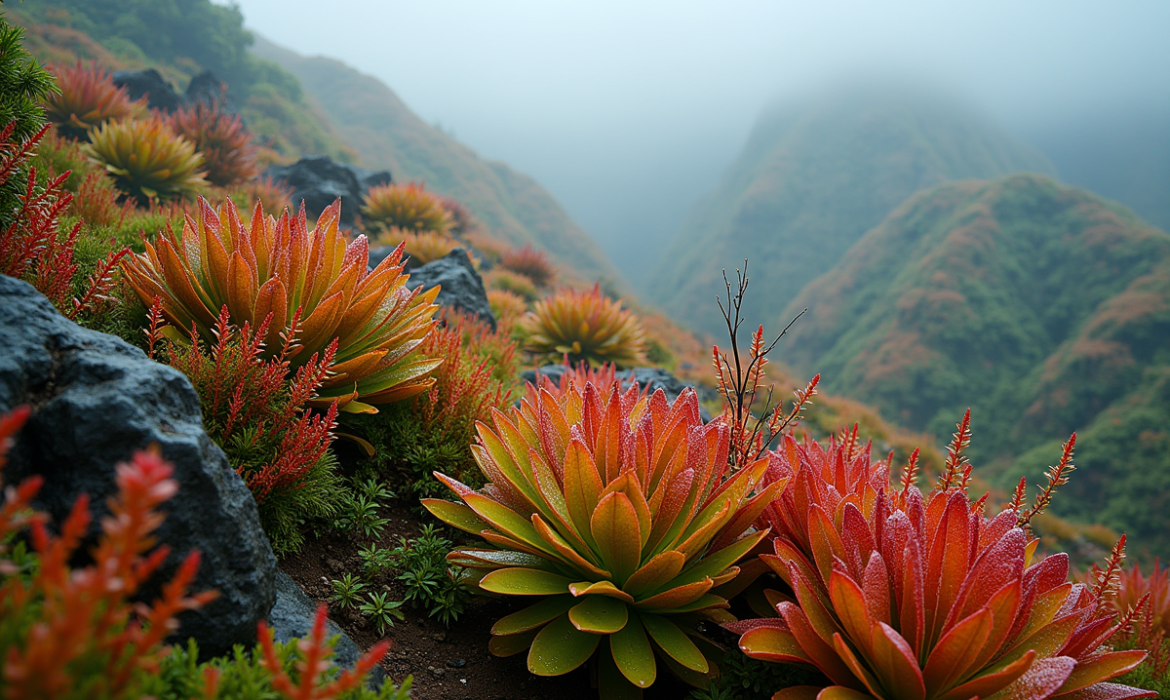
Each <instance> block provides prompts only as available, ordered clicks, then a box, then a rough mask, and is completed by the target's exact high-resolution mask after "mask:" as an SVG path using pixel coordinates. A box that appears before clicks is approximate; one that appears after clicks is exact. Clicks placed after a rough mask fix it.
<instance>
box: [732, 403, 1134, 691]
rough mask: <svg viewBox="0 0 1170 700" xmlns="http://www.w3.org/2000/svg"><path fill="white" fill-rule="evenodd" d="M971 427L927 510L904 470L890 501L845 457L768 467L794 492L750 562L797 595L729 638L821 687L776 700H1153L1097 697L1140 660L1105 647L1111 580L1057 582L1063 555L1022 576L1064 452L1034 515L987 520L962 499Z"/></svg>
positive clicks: (776, 509)
mask: <svg viewBox="0 0 1170 700" xmlns="http://www.w3.org/2000/svg"><path fill="white" fill-rule="evenodd" d="M969 425H970V423H969V415H968V417H966V418H964V420H963V422H962V423H961V424H960V429H959V432H958V433H957V434H956V436H955V441H954V443H953V444H952V447H951V450H950V454H949V456H948V460H947V468H946V472H945V473H944V474H943V475H942V476H941V477H940V478H939V481H938V483H937V484H936V486H935V487H934V489H933V490H932V491H931V492H930V493H929V494H926V495H923V493H922V492H921V491H919V489H918V488H917V487H916V486H915V485H914V483H913V482H914V468H913V466H911V467H910V468H909V469H908V470H907V473H906V474H905V475H904V478H903V480H902V484H901V488H900V489H898V490H892V489H891V488H890V486H889V481H888V467H887V465H885V464H883V463H880V462H879V463H876V464H871V463H870V461H869V459H868V455H867V454H864V453H865V452H866V451H867V450H858V449H857V448H856V446H853V445H846V444H834V445H830V449H829V450H824V449H822V448H821V447H820V446H819V445H816V444H815V443H806V444H805V445H803V446H801V445H797V444H796V442H795V441H794V440H792V439H791V438H787V439H786V440H785V442H784V444H783V445H782V448H781V449H780V450H779V451H777V452H774V453H772V464H771V465H770V468H769V478H776V479H782V480H791V485H790V487H789V488H788V489H787V490H786V491H785V492H784V493H783V494H782V495H781V496H780V497H779V498H778V499H777V500H776V501H775V502H774V503H773V504H771V505H770V506H769V508H768V509H766V511H765V513H764V516H763V517H762V519H761V524H767V525H768V526H770V527H771V528H772V529H773V532H774V534H775V539H774V540H773V548H774V552H775V553H774V554H772V555H764V556H763V557H762V558H763V559H764V560H765V562H766V563H767V564H768V565H769V566H770V567H771V568H772V569H773V570H774V571H775V572H776V574H777V575H779V576H780V577H781V578H782V579H783V580H784V581H785V582H786V583H787V584H788V585H789V586H790V587H791V589H792V591H793V593H794V594H793V595H792V596H789V595H785V594H782V593H776V592H773V593H772V594H771V595H770V600H771V602H772V603H773V604H774V605H775V608H776V611H777V612H778V614H779V617H776V618H767V619H763V620H752V621H747V622H742V623H735V624H733V625H732V626H731V627H732V628H733V629H734V630H735V631H738V632H741V633H742V637H741V638H740V648H741V649H742V650H743V651H744V652H745V653H746V654H748V655H749V656H752V657H754V658H759V659H766V660H770V661H779V662H795V663H805V664H811V665H813V666H815V667H816V668H818V669H819V670H820V671H821V672H823V673H824V674H825V676H826V677H828V679H829V682H830V684H829V685H828V686H827V687H824V688H817V687H809V686H802V687H795V688H787V689H784V690H781V691H780V692H778V693H776V694H775V695H774V696H773V697H774V698H775V700H791V699H795V698H813V697H816V698H818V700H845V699H847V700H854V699H857V700H860V699H862V698H882V699H883V700H969V699H970V698H997V699H998V698H1004V699H1005V700H1006V699H1009V698H1010V699H1011V700H1040V699H1041V698H1049V697H1053V698H1057V697H1058V698H1062V699H1064V700H1105V699H1108V700H1122V699H1125V698H1137V697H1149V696H1151V695H1154V693H1152V692H1149V691H1144V690H1141V689H1137V688H1130V687H1128V686H1123V685H1118V684H1114V683H1108V682H1107V681H1109V680H1110V679H1112V678H1116V677H1117V676H1120V675H1122V674H1124V673H1126V672H1128V671H1129V670H1131V669H1133V668H1135V667H1136V666H1138V665H1139V664H1140V663H1141V662H1142V660H1143V659H1144V658H1145V656H1146V653H1145V652H1144V651H1136V650H1135V651H1112V650H1111V649H1110V648H1109V647H1107V646H1105V643H1106V642H1107V641H1108V640H1109V639H1110V637H1111V636H1112V635H1113V634H1114V633H1116V632H1117V631H1119V630H1120V629H1122V628H1123V627H1125V626H1126V624H1128V622H1129V620H1128V619H1123V620H1120V621H1119V620H1118V615H1117V614H1116V612H1114V611H1113V610H1112V609H1110V607H1109V606H1108V605H1106V604H1105V599H1106V597H1107V596H1108V595H1109V593H1110V590H1111V588H1112V585H1111V584H1110V583H1109V579H1110V578H1111V576H1112V574H1110V575H1106V576H1103V577H1102V578H1101V580H1100V581H1099V583H1098V585H1096V586H1093V587H1091V588H1090V587H1089V586H1086V585H1084V584H1079V583H1078V584H1073V583H1069V582H1068V573H1069V564H1068V556H1067V555H1065V554H1057V555H1054V556H1051V557H1048V558H1046V559H1043V560H1040V561H1034V553H1035V549H1036V545H1037V540H1035V539H1032V538H1030V537H1029V536H1028V534H1027V533H1026V530H1025V527H1026V525H1027V520H1028V519H1030V518H1031V516H1032V515H1034V514H1035V513H1037V512H1039V511H1040V510H1042V509H1043V507H1044V506H1046V505H1047V503H1048V502H1049V501H1050V500H1051V496H1052V493H1053V491H1054V490H1055V488H1056V487H1057V486H1059V485H1061V484H1063V483H1064V482H1065V480H1066V479H1067V474H1068V473H1069V472H1070V471H1072V468H1073V467H1072V463H1071V457H1072V445H1073V440H1070V441H1069V443H1068V444H1066V446H1065V450H1064V454H1063V455H1062V458H1061V461H1060V463H1059V464H1058V465H1057V466H1055V467H1053V468H1052V470H1050V472H1049V483H1048V486H1047V487H1046V488H1045V489H1044V490H1043V491H1042V492H1041V494H1040V496H1039V497H1038V498H1037V501H1036V504H1035V505H1034V506H1033V507H1031V508H1024V505H1023V500H1024V499H1023V496H1022V493H1021V492H1017V496H1016V498H1014V499H1013V502H1012V503H1011V504H1009V506H1008V507H1007V508H1005V509H1004V510H1003V511H1002V512H1000V513H999V514H998V515H995V516H994V517H986V516H985V515H984V509H985V506H986V497H985V498H983V499H980V500H978V501H975V502H972V501H971V500H970V499H969V498H968V496H967V485H968V482H969V480H970V473H971V468H970V464H969V463H967V461H966V459H965V458H964V457H963V456H962V453H963V448H965V447H966V445H967V443H968V442H969V439H970V429H969ZM1120 556H1121V555H1120V546H1119V550H1118V551H1117V552H1115V560H1118V561H1119V559H1120ZM1110 568H1111V570H1112V569H1115V568H1116V567H1115V566H1111V567H1110Z"/></svg>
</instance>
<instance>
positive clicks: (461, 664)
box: [280, 504, 689, 700]
mask: <svg viewBox="0 0 1170 700" xmlns="http://www.w3.org/2000/svg"><path fill="white" fill-rule="evenodd" d="M382 516H383V517H386V518H389V520H390V522H389V524H388V525H387V527H386V531H385V532H384V533H383V535H382V537H381V539H379V540H378V542H379V544H380V545H381V546H383V547H386V548H391V547H394V546H395V545H397V544H398V541H399V538H400V537H407V538H411V537H415V536H417V535H418V532H419V529H420V527H421V525H422V523H421V522H420V519H419V517H418V516H416V515H415V514H414V513H412V512H411V511H410V510H409V509H408V508H405V507H403V506H402V505H400V504H395V505H392V506H390V507H386V508H383V509H382ZM448 536H450V534H448ZM370 541H371V540H363V539H355V538H352V537H349V536H347V535H343V534H341V533H336V532H331V533H327V534H324V535H322V536H321V537H320V538H318V539H313V538H311V537H310V538H309V539H308V541H307V542H306V543H305V546H304V548H302V550H301V551H300V552H299V553H297V554H296V555H293V556H290V557H288V558H286V559H284V560H283V561H282V562H281V563H280V568H281V569H283V570H284V571H285V573H287V574H288V575H289V576H291V577H292V579H293V580H294V581H296V582H297V583H298V584H299V585H300V586H301V588H302V589H304V591H305V593H306V594H308V596H309V597H310V598H312V599H313V600H316V601H324V602H328V598H329V593H330V590H331V589H330V585H329V581H331V580H332V579H337V578H340V577H341V576H342V574H345V573H346V572H352V573H353V574H354V575H357V574H359V573H360V572H361V559H360V558H359V557H358V550H359V548H361V547H365V546H368V544H369V542H370ZM388 585H389V588H390V594H391V596H392V597H393V598H394V599H395V600H401V599H402V596H403V594H404V592H405V591H404V590H402V589H401V588H400V587H399V586H398V584H397V582H394V581H392V582H390V583H389V584H388ZM523 605H524V601H519V600H514V599H505V600H500V599H489V598H486V597H483V596H472V598H471V600H470V601H469V604H468V606H467V610H466V611H465V613H464V614H463V615H462V616H460V618H459V621H458V622H455V623H453V624H452V625H451V628H450V629H446V628H444V627H443V625H441V624H439V623H437V622H435V621H434V620H432V619H429V618H428V617H427V614H426V611H425V610H423V609H421V608H418V609H410V607H409V606H410V604H409V603H407V604H406V605H404V606H403V608H402V610H403V611H404V612H405V613H406V619H405V620H404V621H400V622H397V623H396V625H395V627H394V628H393V629H388V630H387V631H386V638H387V639H389V640H390V641H391V643H392V646H391V648H390V652H389V653H388V654H387V655H386V658H385V660H384V661H383V664H382V666H383V667H384V668H385V669H386V672H387V673H388V674H389V675H390V676H391V677H392V678H393V679H395V680H396V681H401V680H402V679H404V678H405V677H406V676H409V675H413V676H414V690H413V691H412V693H411V696H412V697H413V698H414V699H415V700H548V699H550V698H555V700H596V698H597V691H596V690H594V689H593V688H591V687H590V686H591V681H590V674H589V671H588V668H587V666H586V667H583V668H581V669H578V670H577V671H574V672H573V673H570V674H567V675H564V676H559V677H557V678H540V677H537V676H534V675H532V674H531V673H529V672H528V669H527V668H526V666H525V656H524V654H518V655H516V656H513V657H509V658H506V659H501V658H498V657H495V656H492V655H491V654H490V653H489V652H488V648H487V647H488V641H489V640H490V639H491V632H490V630H491V626H492V624H493V623H494V622H495V621H496V620H498V619H499V618H501V617H503V616H504V615H507V614H509V613H511V612H514V611H516V610H519V609H520V608H521V607H523ZM329 617H330V619H332V620H333V621H334V622H336V623H337V624H338V625H339V626H341V628H342V629H344V630H345V631H346V633H347V634H349V636H350V637H352V638H353V640H354V642H356V643H357V645H358V646H359V647H361V648H362V650H363V651H364V650H366V649H369V648H370V647H371V646H373V645H374V644H375V643H377V642H378V641H379V640H380V639H382V637H381V636H379V635H378V633H377V630H376V629H374V627H373V625H368V624H366V623H365V621H364V620H363V619H362V618H361V617H360V615H358V614H357V613H354V612H350V611H346V610H340V609H338V606H336V605H330V613H329ZM659 674H660V675H659V680H658V682H657V683H655V685H654V687H653V688H651V692H648V693H647V694H646V700H657V699H659V698H661V699H663V700H665V699H666V698H671V699H672V700H680V699H681V698H684V697H686V695H687V694H688V692H689V691H688V689H687V687H686V686H685V685H683V684H681V683H680V682H679V681H677V679H674V678H672V677H671V676H670V674H669V672H668V671H666V669H665V667H663V666H662V665H660V666H659Z"/></svg>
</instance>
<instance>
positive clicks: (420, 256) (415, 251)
mask: <svg viewBox="0 0 1170 700" xmlns="http://www.w3.org/2000/svg"><path fill="white" fill-rule="evenodd" d="M377 242H378V243H379V244H381V245H388V246H389V245H394V246H396V245H402V246H405V248H406V255H407V256H409V257H410V258H413V260H414V263H413V264H414V265H426V264H427V263H429V262H434V261H435V260H438V259H439V258H442V257H444V256H446V255H447V254H448V253H450V252H451V251H453V250H455V249H456V248H458V247H459V242H458V241H456V240H455V239H454V238H452V237H451V236H448V235H447V234H444V233H435V232H434V231H421V232H418V233H415V232H414V231H410V230H408V229H400V228H391V229H388V230H386V231H384V232H382V233H381V234H379V235H378V238H377Z"/></svg>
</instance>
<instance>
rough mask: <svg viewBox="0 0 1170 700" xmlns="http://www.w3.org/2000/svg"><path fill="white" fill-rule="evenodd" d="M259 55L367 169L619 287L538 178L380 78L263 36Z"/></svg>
mask: <svg viewBox="0 0 1170 700" xmlns="http://www.w3.org/2000/svg"><path fill="white" fill-rule="evenodd" d="M253 51H254V52H255V53H256V55H258V56H260V57H261V58H265V59H268V60H271V61H274V62H275V63H277V64H279V65H280V66H281V67H283V68H284V69H285V70H288V71H289V72H291V73H292V74H293V75H295V76H297V78H298V79H299V80H300V82H301V85H302V86H304V89H305V91H306V92H308V93H309V94H310V95H312V96H313V98H314V99H315V100H316V102H317V103H318V104H319V105H320V106H321V107H322V108H323V109H324V110H325V112H326V114H327V115H328V116H329V120H330V122H331V123H332V124H333V125H334V127H335V128H336V129H337V131H338V132H339V133H340V134H341V137H342V139H343V140H344V141H345V142H346V143H347V144H348V145H349V146H350V147H351V148H353V149H355V150H356V151H358V152H359V153H361V160H362V165H364V166H366V167H371V168H387V169H389V170H390V172H391V174H393V176H394V178H395V179H396V180H398V181H407V180H422V181H425V182H426V184H427V187H428V188H429V189H433V190H435V191H437V192H439V193H441V194H444V195H447V196H450V197H454V198H455V199H457V200H459V201H460V202H462V203H463V204H465V205H466V206H467V207H468V208H470V209H471V211H472V212H473V213H474V214H475V215H476V217H478V218H479V219H480V220H482V221H483V222H484V223H486V224H487V225H488V226H489V227H491V229H492V231H493V232H494V233H496V234H498V235H500V236H502V237H504V238H506V239H508V240H509V241H510V242H512V243H515V244H518V245H519V244H524V243H531V244H535V245H537V246H539V247H542V248H546V249H547V250H548V251H549V252H550V253H552V254H553V255H554V256H555V257H557V258H558V259H559V260H561V261H562V262H567V263H570V264H571V266H572V267H574V268H575V269H576V270H577V271H579V272H580V273H581V274H583V275H585V276H588V277H592V278H601V279H608V280H610V281H612V282H618V283H619V284H620V274H619V273H618V272H617V270H616V268H614V267H613V265H612V264H611V263H610V262H609V260H608V259H607V258H606V257H605V254H604V253H602V252H601V249H600V248H599V247H598V246H597V244H596V243H594V242H593V240H592V239H591V238H590V237H589V235H588V234H587V233H585V232H584V231H583V230H582V229H581V228H580V227H578V226H577V225H576V224H575V223H573V221H572V220H571V219H570V218H569V216H568V214H567V213H565V211H564V209H562V208H561V206H560V204H558V203H557V201H556V200H555V199H553V197H552V195H550V194H549V193H548V192H547V191H545V190H544V189H543V188H541V187H540V185H539V184H538V183H537V182H536V181H534V180H533V179H532V178H530V177H528V176H526V175H523V174H520V173H518V172H516V171H514V170H512V169H511V168H509V167H508V166H507V165H505V164H503V163H499V162H493V161H487V160H484V159H483V158H480V157H479V156H478V155H477V154H476V153H475V152H474V151H472V150H471V149H470V148H468V147H467V146H464V145H463V144H461V143H459V142H457V141H455V140H454V139H452V138H450V137H449V136H447V135H446V134H444V133H443V132H442V131H440V130H438V129H436V128H434V127H432V126H430V125H429V124H427V123H426V122H424V121H423V120H422V119H419V118H418V116H416V115H415V114H414V113H413V112H411V111H410V108H409V107H407V106H406V104H405V103H403V102H402V100H400V99H399V98H398V96H397V95H395V94H394V92H393V91H392V90H391V89H390V88H388V87H387V86H386V85H385V84H383V83H382V82H380V81H379V80H377V79H376V78H373V77H370V76H368V75H364V74H362V73H359V72H358V71H356V70H354V69H352V68H350V67H348V66H346V65H345V64H344V63H342V62H340V61H337V60H334V59H330V58H324V57H319V56H317V57H306V56H301V55H299V54H296V53H294V52H292V51H289V50H288V49H284V48H282V47H280V46H277V45H275V44H273V43H272V42H269V41H265V40H264V39H262V38H261V37H256V42H255V44H254V46H253Z"/></svg>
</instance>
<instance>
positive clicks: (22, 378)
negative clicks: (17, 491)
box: [0, 275, 276, 655]
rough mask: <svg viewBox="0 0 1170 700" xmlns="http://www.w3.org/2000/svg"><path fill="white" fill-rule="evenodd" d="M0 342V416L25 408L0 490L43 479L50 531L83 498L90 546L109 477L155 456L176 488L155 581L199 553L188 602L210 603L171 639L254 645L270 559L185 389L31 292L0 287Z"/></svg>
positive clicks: (244, 493) (5, 282) (270, 576)
mask: <svg viewBox="0 0 1170 700" xmlns="http://www.w3.org/2000/svg"><path fill="white" fill-rule="evenodd" d="M0 339H3V341H2V342H0V411H8V410H11V409H12V408H14V407H15V406H18V405H21V404H29V405H31V406H32V408H33V413H32V416H31V418H30V419H29V421H28V423H27V424H26V425H25V427H24V429H23V430H21V432H20V433H19V434H18V435H17V438H16V443H15V445H14V447H13V450H12V451H11V452H10V454H9V464H8V466H7V467H6V468H5V470H4V478H5V481H7V482H8V483H16V482H19V481H21V480H22V479H24V478H26V477H28V476H31V475H33V474H40V475H42V476H43V477H44V478H45V485H44V487H43V488H42V489H41V491H40V493H39V494H38V496H37V501H36V505H37V507H39V508H41V509H43V510H45V511H47V512H49V513H50V514H51V515H52V517H53V518H54V519H55V520H56V521H57V522H60V521H61V520H62V519H63V518H64V517H65V516H66V515H67V513H68V511H69V508H70V507H71V506H72V505H73V502H74V501H75V500H76V499H77V497H78V496H79V495H81V494H82V493H85V494H88V495H89V497H90V504H91V508H92V510H93V513H94V516H95V517H94V519H93V526H92V527H93V533H91V534H96V532H97V528H98V523H100V522H101V519H102V518H103V517H105V516H106V515H108V511H107V508H106V500H107V499H108V498H109V497H110V496H111V495H113V493H114V491H115V485H114V467H115V465H116V464H117V463H118V462H120V461H125V460H127V459H128V458H129V457H130V456H131V455H132V454H133V452H134V451H135V450H140V449H143V448H146V447H147V446H149V445H157V446H158V447H159V448H160V449H161V451H162V455H163V457H165V458H166V459H167V460H168V461H170V462H171V463H172V464H173V465H174V467H175V474H174V478H175V479H176V480H177V481H178V482H179V493H178V495H177V496H176V497H175V498H173V499H172V500H170V501H169V502H168V503H167V504H166V505H165V506H164V510H165V511H166V513H167V519H166V522H165V523H164V524H163V525H162V527H161V528H160V529H159V530H158V533H157V535H158V541H159V542H160V543H161V544H165V545H167V546H169V547H170V548H171V552H172V554H171V556H170V558H169V559H168V561H167V563H166V564H165V565H164V567H163V569H162V576H163V577H165V578H169V577H170V575H171V574H172V573H173V571H174V569H175V567H176V566H177V564H178V562H179V561H181V559H182V558H183V557H185V556H186V555H187V553H188V552H190V551H192V550H198V551H199V552H200V553H201V556H202V562H201V564H200V567H199V574H198V576H197V578H196V580H195V583H194V585H193V586H192V590H196V591H199V590H209V589H215V590H217V591H219V597H218V598H216V599H215V600H214V601H213V602H211V603H210V604H209V605H207V606H206V607H204V608H202V609H201V610H197V611H192V612H187V613H184V614H183V615H182V616H181V617H180V621H181V627H180V629H179V632H178V636H179V637H180V638H186V637H194V638H195V639H196V640H197V641H198V643H199V648H200V650H201V651H202V652H203V653H204V654H207V655H214V654H221V653H224V652H227V651H229V650H230V649H231V647H232V645H233V644H237V643H243V644H247V643H250V642H253V641H254V640H255V638H256V623H257V622H258V621H260V620H262V619H264V617H265V616H266V615H267V614H268V612H269V610H271V609H272V605H273V602H274V600H275V590H274V587H273V586H274V579H275V575H276V558H275V557H274V556H273V554H272V549H271V548H270V547H269V545H268V540H267V539H266V537H265V535H264V531H263V530H262V529H261V527H260V519H259V516H258V514H257V511H256V502H255V501H254V500H253V499H252V494H251V492H249V490H248V488H247V486H245V485H244V482H243V480H242V479H240V477H239V475H237V474H236V472H235V471H234V470H233V469H232V468H231V467H230V466H229V465H228V462H227V458H226V457H225V456H224V453H223V451H222V450H220V449H219V447H217V446H216V445H215V443H213V442H212V441H211V439H210V438H209V437H208V436H207V433H206V432H204V430H203V423H202V417H201V415H200V410H199V397H198V395H197V394H196V393H195V390H194V389H193V388H192V387H191V384H190V382H188V381H187V378H186V377H184V376H183V375H182V374H181V373H180V372H178V371H177V370H175V369H173V368H171V367H167V366H166V365H162V364H159V363H157V362H153V361H151V360H150V359H149V358H147V357H146V355H145V353H143V352H142V351H141V350H139V349H138V348H136V347H133V346H132V345H130V344H128V343H126V342H124V341H122V340H120V339H118V338H115V337H114V336H111V335H107V334H105V333H98V332H96V331H91V330H87V329H85V328H82V327H80V326H78V325H77V324H75V323H73V322H72V321H69V320H68V319H66V318H65V317H63V316H61V315H60V314H59V313H57V311H56V309H54V308H53V306H52V305H51V304H50V303H49V301H48V300H47V299H45V298H44V297H43V296H41V295H40V294H39V293H38V292H37V291H36V290H35V289H33V287H32V286H30V285H28V284H25V283H24V282H21V281H19V280H15V279H13V278H11V277H5V276H3V275H0ZM86 549H87V548H83V550H82V551H86ZM155 591H157V589H155ZM151 594H152V591H149V590H148V591H147V592H146V593H145V595H146V597H151Z"/></svg>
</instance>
